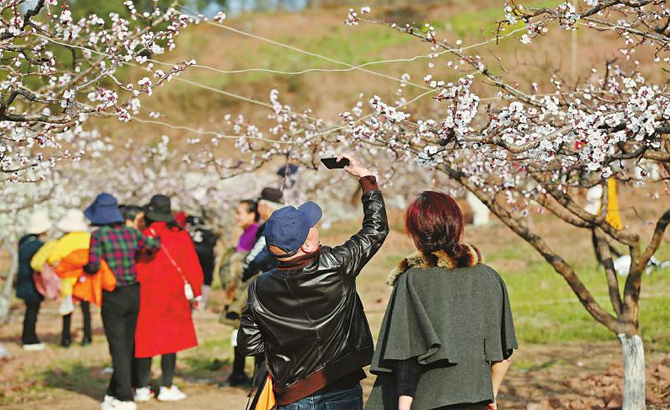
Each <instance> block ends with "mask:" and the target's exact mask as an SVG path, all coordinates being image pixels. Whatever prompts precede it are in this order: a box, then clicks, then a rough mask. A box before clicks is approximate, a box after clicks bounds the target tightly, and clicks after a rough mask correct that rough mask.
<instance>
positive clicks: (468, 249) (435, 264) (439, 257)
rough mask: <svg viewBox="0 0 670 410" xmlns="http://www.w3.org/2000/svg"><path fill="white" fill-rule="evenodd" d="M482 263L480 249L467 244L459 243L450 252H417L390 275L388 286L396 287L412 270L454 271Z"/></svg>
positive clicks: (401, 262)
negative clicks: (399, 280) (401, 278)
mask: <svg viewBox="0 0 670 410" xmlns="http://www.w3.org/2000/svg"><path fill="white" fill-rule="evenodd" d="M481 262H482V256H481V254H480V253H479V249H477V248H475V247H474V246H473V245H470V244H469V243H465V242H459V243H457V244H454V245H453V246H451V247H450V249H449V250H439V251H435V252H431V253H423V252H421V251H416V252H414V253H412V254H411V255H409V256H408V257H406V258H405V259H403V260H402V261H400V263H399V264H398V266H397V267H396V268H395V269H393V270H392V271H391V273H389V277H388V280H387V281H386V284H388V285H389V286H393V285H395V283H396V282H397V281H398V279H399V278H400V276H401V275H402V274H403V273H405V272H407V271H408V270H410V269H411V268H420V269H427V268H442V269H447V270H452V269H456V268H469V267H472V266H475V265H477V264H478V263H481Z"/></svg>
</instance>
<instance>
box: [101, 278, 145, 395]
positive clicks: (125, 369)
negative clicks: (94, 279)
mask: <svg viewBox="0 0 670 410" xmlns="http://www.w3.org/2000/svg"><path fill="white" fill-rule="evenodd" d="M139 310H140V286H139V285H138V284H135V285H130V286H121V287H117V288H116V289H115V290H114V291H113V292H107V291H103V294H102V323H103V325H104V328H105V335H106V336H107V343H108V344H109V353H110V355H111V356H112V367H113V368H114V373H113V374H112V380H110V382H109V387H108V388H107V395H109V396H113V397H116V398H117V399H118V400H120V401H132V400H133V388H132V379H133V377H132V362H133V355H134V351H135V327H136V326H137V314H138V313H139Z"/></svg>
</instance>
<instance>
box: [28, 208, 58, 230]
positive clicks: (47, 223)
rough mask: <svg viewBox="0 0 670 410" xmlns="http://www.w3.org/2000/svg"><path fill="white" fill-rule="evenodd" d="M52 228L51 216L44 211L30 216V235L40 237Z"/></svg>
mask: <svg viewBox="0 0 670 410" xmlns="http://www.w3.org/2000/svg"><path fill="white" fill-rule="evenodd" d="M52 226H53V224H52V223H51V220H50V219H49V215H48V214H47V213H46V212H44V211H37V212H35V213H34V214H32V215H31V216H30V222H29V223H28V233H32V234H35V235H39V234H41V233H44V232H46V231H48V230H49V229H51V227H52Z"/></svg>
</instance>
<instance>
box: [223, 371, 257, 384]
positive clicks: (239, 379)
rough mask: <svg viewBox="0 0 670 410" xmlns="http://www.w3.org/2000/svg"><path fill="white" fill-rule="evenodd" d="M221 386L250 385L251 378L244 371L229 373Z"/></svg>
mask: <svg viewBox="0 0 670 410" xmlns="http://www.w3.org/2000/svg"><path fill="white" fill-rule="evenodd" d="M223 387H251V378H249V376H247V375H246V373H241V374H231V375H230V377H228V380H226V382H225V383H224V384H223Z"/></svg>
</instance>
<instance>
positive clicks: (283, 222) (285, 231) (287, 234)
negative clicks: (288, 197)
mask: <svg viewBox="0 0 670 410" xmlns="http://www.w3.org/2000/svg"><path fill="white" fill-rule="evenodd" d="M322 215H323V211H321V207H319V205H317V204H315V203H314V202H305V203H304V204H302V205H300V206H299V207H297V208H295V207H293V206H286V207H284V208H280V209H278V210H276V211H274V212H273V213H272V215H271V216H270V219H268V221H267V222H266V223H265V233H264V235H265V242H266V244H267V246H276V247H278V248H279V249H281V250H283V251H284V252H286V254H284V255H281V256H282V257H287V256H293V255H295V254H296V253H298V251H299V250H300V247H301V246H302V245H303V244H304V243H305V241H306V240H307V235H309V230H310V229H311V228H312V227H313V226H314V225H316V224H317V223H318V222H319V220H321V216H322Z"/></svg>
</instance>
